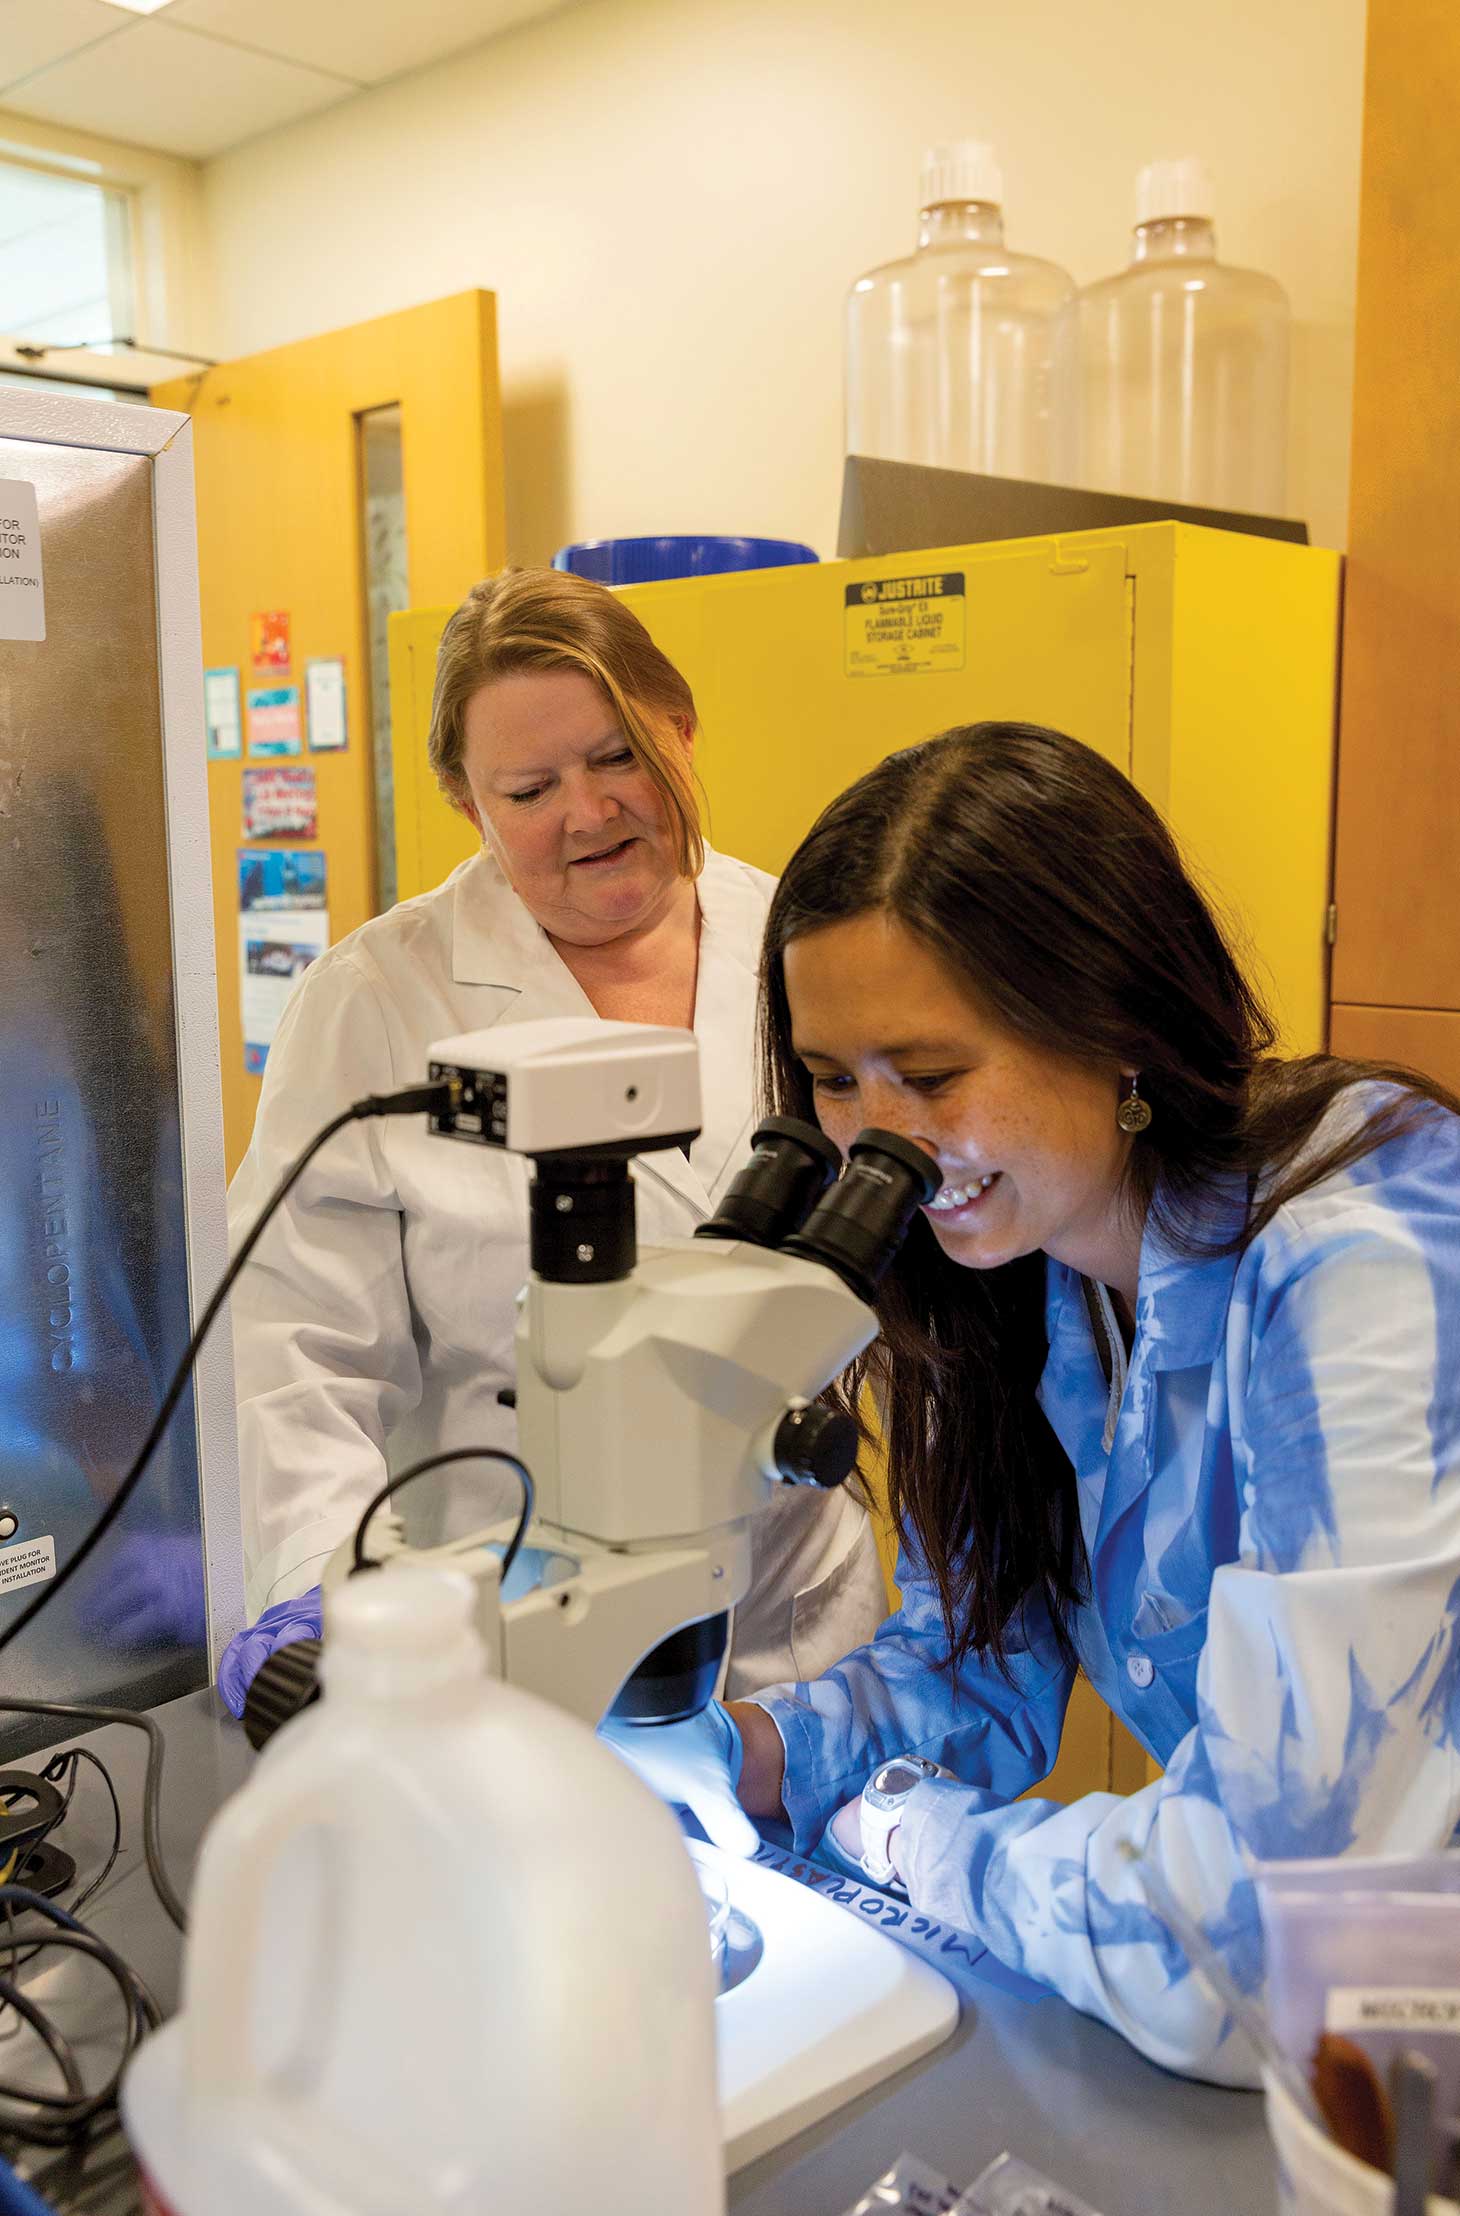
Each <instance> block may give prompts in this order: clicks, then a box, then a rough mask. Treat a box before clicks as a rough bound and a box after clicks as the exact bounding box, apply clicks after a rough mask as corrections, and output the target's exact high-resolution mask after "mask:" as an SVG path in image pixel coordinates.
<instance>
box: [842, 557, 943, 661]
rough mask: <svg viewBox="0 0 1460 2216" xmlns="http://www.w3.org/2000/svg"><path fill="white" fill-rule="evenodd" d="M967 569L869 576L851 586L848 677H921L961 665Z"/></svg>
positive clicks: (848, 598)
mask: <svg viewBox="0 0 1460 2216" xmlns="http://www.w3.org/2000/svg"><path fill="white" fill-rule="evenodd" d="M966 605H967V603H966V601H965V598H964V591H963V572H962V570H945V571H943V572H941V573H940V574H936V575H933V576H924V577H877V578H873V577H868V578H866V579H864V581H863V582H862V583H861V584H860V585H848V586H847V588H846V614H845V618H844V622H845V626H846V673H847V675H848V677H921V676H927V675H929V674H931V673H934V672H938V673H941V672H943V671H945V670H955V669H962V667H963V654H964V610H965V607H966Z"/></svg>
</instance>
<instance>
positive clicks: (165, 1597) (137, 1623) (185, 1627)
mask: <svg viewBox="0 0 1460 2216" xmlns="http://www.w3.org/2000/svg"><path fill="white" fill-rule="evenodd" d="M91 1608H92V1622H93V1623H94V1625H95V1627H96V1629H97V1630H98V1631H100V1632H101V1633H102V1634H103V1636H104V1637H105V1638H106V1639H107V1641H108V1642H109V1643H112V1644H115V1645H117V1646H120V1647H131V1648H143V1647H200V1646H202V1644H203V1642H204V1640H205V1639H206V1638H207V1635H208V1603H207V1596H206V1590H205V1586H204V1580H203V1542H202V1540H201V1538H200V1537H199V1536H198V1535H197V1533H196V1532H173V1531H147V1532H143V1531H132V1532H128V1533H127V1535H126V1536H125V1537H124V1538H122V1539H119V1540H118V1541H117V1543H116V1545H115V1546H114V1547H113V1548H112V1549H111V1551H110V1553H109V1555H108V1557H107V1561H106V1572H105V1576H104V1577H103V1578H102V1579H101V1580H100V1581H99V1582H98V1583H97V1584H96V1586H95V1587H94V1589H93V1598H92V1602H91Z"/></svg>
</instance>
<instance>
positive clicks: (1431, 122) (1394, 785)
mask: <svg viewBox="0 0 1460 2216" xmlns="http://www.w3.org/2000/svg"><path fill="white" fill-rule="evenodd" d="M1457 103H1460V8H1457V7H1456V6H1455V4H1454V0H1369V33H1368V63H1367V74H1366V81H1365V95H1364V153H1363V203H1362V209H1361V217H1360V230H1359V280H1358V309H1357V326H1356V348H1355V381H1354V441H1353V477H1352V494H1351V505H1350V521H1349V560H1348V580H1347V588H1346V595H1345V611H1344V646H1343V695H1342V712H1341V724H1340V731H1341V736H1340V743H1339V774H1338V818H1337V841H1336V873H1335V898H1336V900H1337V903H1338V926H1339V928H1338V942H1337V946H1336V948H1335V950H1334V961H1333V995H1334V999H1335V1000H1336V1001H1340V1002H1344V1003H1361V1004H1365V1005H1366V1006H1368V1007H1369V1008H1370V1009H1372V1008H1374V1007H1375V1006H1379V1005H1382V1006H1392V1007H1395V1008H1396V1009H1400V1010H1403V1009H1416V1010H1424V1009H1444V1008H1460V911H1457V908H1456V903H1455V900H1454V883H1455V871H1456V856H1457V854H1460V780H1457V778H1456V776H1455V761H1456V756H1457V753H1460V613H1457V604H1456V598H1455V588H1454V579H1453V564H1454V549H1455V546H1456V544H1457V542H1460V436H1457V433H1460V402H1457V397H1456V383H1455V363H1456V360H1457V358H1460V287H1457V285H1456V283H1455V272H1454V256H1453V253H1452V249H1451V242H1452V241H1453V239H1454V236H1455V227H1456V220H1457V217H1460V132H1457V131H1456V129H1455V112H1456V107H1457Z"/></svg>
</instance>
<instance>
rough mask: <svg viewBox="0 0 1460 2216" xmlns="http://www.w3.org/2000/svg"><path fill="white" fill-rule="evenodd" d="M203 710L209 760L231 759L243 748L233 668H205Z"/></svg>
mask: <svg viewBox="0 0 1460 2216" xmlns="http://www.w3.org/2000/svg"><path fill="white" fill-rule="evenodd" d="M203 714H204V716H205V718H206V720H207V725H208V759H209V761H210V762H235V761H237V759H238V757H239V755H240V754H241V753H242V752H243V709H242V706H241V704H240V701H239V688H238V671H237V670H236V669H205V670H204V672H203Z"/></svg>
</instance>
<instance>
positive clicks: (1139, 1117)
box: [1115, 1078, 1151, 1138]
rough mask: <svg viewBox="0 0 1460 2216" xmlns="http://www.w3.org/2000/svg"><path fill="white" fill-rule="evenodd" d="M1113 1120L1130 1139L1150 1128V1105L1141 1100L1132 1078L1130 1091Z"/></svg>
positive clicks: (1146, 1101)
mask: <svg viewBox="0 0 1460 2216" xmlns="http://www.w3.org/2000/svg"><path fill="white" fill-rule="evenodd" d="M1115 1120H1116V1122H1117V1123H1118V1124H1119V1125H1120V1128H1121V1130H1122V1131H1124V1132H1127V1133H1129V1135H1130V1136H1131V1137H1132V1138H1134V1137H1135V1135H1136V1133H1137V1132H1138V1131H1145V1130H1147V1129H1148V1128H1149V1126H1150V1121H1151V1103H1150V1102H1149V1101H1148V1100H1142V1098H1141V1096H1140V1094H1139V1093H1138V1092H1137V1091H1136V1081H1135V1079H1134V1078H1132V1079H1131V1081H1130V1091H1129V1092H1128V1093H1127V1094H1126V1097H1125V1099H1124V1100H1123V1101H1122V1102H1121V1103H1120V1106H1119V1107H1118V1108H1117V1109H1116V1111H1115Z"/></svg>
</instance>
